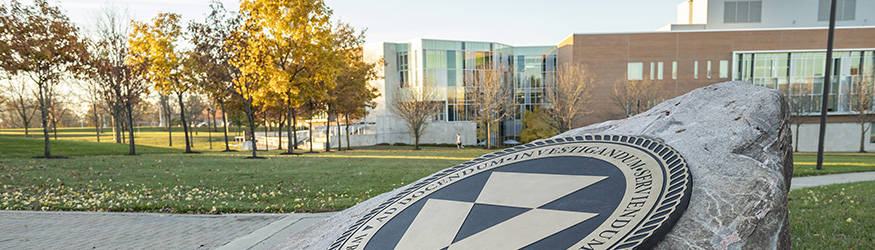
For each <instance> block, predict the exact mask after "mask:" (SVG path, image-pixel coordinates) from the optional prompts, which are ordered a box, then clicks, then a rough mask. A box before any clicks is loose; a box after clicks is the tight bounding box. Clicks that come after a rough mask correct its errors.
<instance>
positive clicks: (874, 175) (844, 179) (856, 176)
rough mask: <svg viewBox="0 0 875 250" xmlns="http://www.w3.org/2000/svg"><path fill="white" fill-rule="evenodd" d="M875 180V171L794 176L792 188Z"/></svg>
mask: <svg viewBox="0 0 875 250" xmlns="http://www.w3.org/2000/svg"><path fill="white" fill-rule="evenodd" d="M873 180H875V172H860V173H847V174H830V175H819V176H806V177H794V178H793V181H791V182H790V189H798V188H807V187H815V186H825V185H831V184H839V183H848V182H859V181H873Z"/></svg>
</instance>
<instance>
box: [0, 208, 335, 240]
mask: <svg viewBox="0 0 875 250" xmlns="http://www.w3.org/2000/svg"><path fill="white" fill-rule="evenodd" d="M328 215H330V214H229V215H179V214H153V213H98V212H32V211H2V210H0V249H216V248H219V247H222V246H226V249H268V248H269V247H272V246H274V245H276V244H279V243H280V242H282V241H284V240H285V239H286V238H287V237H288V236H289V235H291V233H292V232H293V231H297V230H300V229H301V228H303V227H304V226H308V225H310V224H312V223H314V222H316V221H319V220H321V219H323V218H325V217H327V216H328Z"/></svg>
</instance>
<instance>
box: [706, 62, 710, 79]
mask: <svg viewBox="0 0 875 250" xmlns="http://www.w3.org/2000/svg"><path fill="white" fill-rule="evenodd" d="M706 66H707V67H706V68H705V71H706V72H708V79H711V60H708V64H706Z"/></svg>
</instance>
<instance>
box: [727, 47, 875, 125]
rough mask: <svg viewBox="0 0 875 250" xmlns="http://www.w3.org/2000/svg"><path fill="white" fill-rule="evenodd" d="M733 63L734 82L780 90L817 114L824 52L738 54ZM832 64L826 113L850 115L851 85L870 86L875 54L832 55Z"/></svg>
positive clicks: (821, 88) (849, 53) (842, 53)
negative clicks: (736, 80)
mask: <svg viewBox="0 0 875 250" xmlns="http://www.w3.org/2000/svg"><path fill="white" fill-rule="evenodd" d="M736 60H737V62H736V63H737V64H736V65H737V66H738V69H737V70H736V72H735V74H736V77H735V78H736V79H738V80H741V81H746V82H750V83H752V84H755V85H758V86H764V87H767V88H772V89H779V90H781V91H782V92H784V93H785V94H786V96H787V98H788V100H790V101H796V103H801V104H802V105H804V108H803V109H804V110H805V113H811V114H817V113H820V108H821V100H822V96H823V83H824V71H825V70H826V52H775V53H771V52H770V53H738V54H736ZM832 63H833V65H832V72H831V73H832V75H831V76H830V78H831V81H832V83H831V84H830V91H829V97H828V103H827V107H828V109H827V112H830V113H833V114H845V113H850V112H852V111H853V110H851V109H850V107H849V104H850V99H849V98H850V97H851V96H852V95H851V90H852V89H853V86H854V84H862V83H865V84H873V76H875V51H872V50H860V51H835V52H833V60H832Z"/></svg>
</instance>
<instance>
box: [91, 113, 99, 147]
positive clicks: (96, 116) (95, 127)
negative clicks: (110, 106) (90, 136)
mask: <svg viewBox="0 0 875 250" xmlns="http://www.w3.org/2000/svg"><path fill="white" fill-rule="evenodd" d="M91 108H92V109H94V131H95V132H96V134H97V142H100V116H99V115H97V105H96V104H91Z"/></svg>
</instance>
